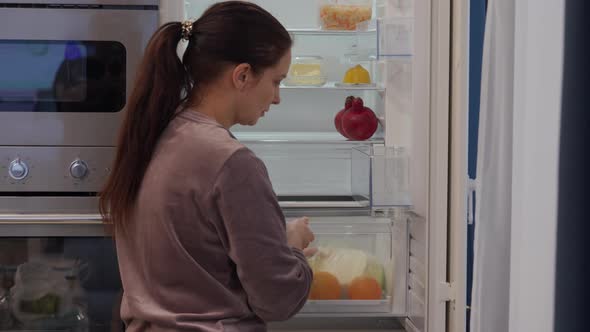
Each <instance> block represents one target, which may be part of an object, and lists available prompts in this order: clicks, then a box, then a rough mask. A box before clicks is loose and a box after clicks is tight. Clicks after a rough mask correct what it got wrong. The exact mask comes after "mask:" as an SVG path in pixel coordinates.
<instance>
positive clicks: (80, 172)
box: [70, 159, 88, 179]
mask: <svg viewBox="0 0 590 332" xmlns="http://www.w3.org/2000/svg"><path fill="white" fill-rule="evenodd" d="M70 175H71V176H72V177H73V178H75V179H82V178H84V177H85V176H86V175H88V165H86V163H85V162H84V161H83V160H80V159H78V160H74V161H73V162H72V163H71V164H70Z"/></svg>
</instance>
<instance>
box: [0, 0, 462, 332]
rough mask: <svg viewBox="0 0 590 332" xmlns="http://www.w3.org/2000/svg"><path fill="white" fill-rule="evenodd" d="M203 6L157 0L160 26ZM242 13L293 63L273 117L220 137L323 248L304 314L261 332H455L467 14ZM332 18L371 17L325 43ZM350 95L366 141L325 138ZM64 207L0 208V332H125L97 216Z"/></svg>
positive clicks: (318, 0) (433, 8)
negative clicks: (283, 35) (261, 18)
mask: <svg viewBox="0 0 590 332" xmlns="http://www.w3.org/2000/svg"><path fill="white" fill-rule="evenodd" d="M213 2H214V1H210V0H189V1H180V0H174V1H171V0H166V1H160V4H159V19H160V22H159V23H160V24H163V23H165V22H168V21H171V20H174V21H179V20H184V19H186V18H196V17H198V16H199V15H200V14H201V13H202V12H203V11H204V10H205V9H206V8H207V7H208V6H209V5H210V4H212V3H213ZM253 2H255V3H257V4H259V5H260V6H262V7H263V8H265V9H267V10H268V11H270V12H271V13H272V14H273V15H275V16H276V17H277V18H278V19H279V20H280V21H281V22H282V23H283V25H285V27H286V28H287V29H288V30H289V32H290V33H291V34H292V36H293V39H294V46H293V50H292V53H293V63H292V65H291V70H290V74H289V76H288V77H287V79H286V80H285V81H284V82H283V83H282V86H281V90H280V93H281V103H280V104H279V105H273V107H271V109H270V112H268V113H267V114H266V116H265V117H264V118H263V119H262V120H261V121H260V122H259V123H258V124H257V125H256V126H253V127H234V128H232V132H233V134H234V135H235V136H236V137H237V138H238V139H239V140H240V141H242V142H243V143H244V144H245V145H247V146H248V147H249V148H250V149H252V150H253V151H254V153H255V154H256V155H257V156H258V157H259V158H260V159H262V161H263V162H264V163H265V165H266V167H267V169H268V171H269V175H270V177H271V180H272V184H273V187H274V190H275V192H276V193H277V195H278V197H279V202H280V205H281V207H282V208H283V211H284V214H285V216H286V217H287V219H290V218H295V217H300V216H307V217H309V218H310V225H311V228H312V230H313V231H314V233H315V235H316V240H315V241H314V242H313V243H312V244H311V245H312V246H314V247H317V248H318V249H319V250H318V253H317V254H316V255H315V256H313V257H311V258H310V259H309V261H310V265H311V266H312V268H313V270H314V275H315V276H316V277H315V279H314V285H313V286H312V294H310V298H309V299H308V301H307V303H306V304H305V306H304V307H303V308H302V310H301V311H300V312H299V313H298V314H297V315H296V316H295V317H293V318H291V319H289V320H288V321H285V322H280V323H271V324H270V325H269V329H270V330H271V331H303V330H305V331H325V332H327V331H342V330H348V331H370V330H382V331H408V332H442V331H464V330H465V310H466V308H465V291H466V290H465V288H466V287H465V270H466V265H465V256H466V246H465V237H466V227H467V222H466V218H465V215H466V213H465V211H466V208H467V207H466V204H465V202H466V194H465V178H466V176H467V171H466V165H467V163H466V152H467V144H466V138H465V136H466V128H467V126H466V117H467V111H466V110H467V107H466V105H467V88H466V82H467V80H466V76H467V75H466V73H467V71H466V67H467V58H466V56H465V55H466V54H467V43H466V42H465V41H466V40H467V38H466V37H467V31H468V29H467V26H466V23H465V22H466V21H467V20H466V14H467V10H466V9H467V5H466V3H467V1H451V0H438V1H432V0H373V1H364V0H359V1H355V0H350V1H344V0H338V1H324V0H256V1H253ZM345 2H346V3H345ZM343 3H345V5H348V4H350V3H352V4H353V5H358V4H360V5H361V6H367V3H368V6H369V7H370V16H369V17H368V19H367V20H366V21H364V22H362V23H358V24H356V26H355V27H354V29H350V27H348V29H350V30H344V29H339V28H338V27H336V28H334V27H332V28H331V29H327V28H326V27H325V26H324V25H325V24H326V23H325V22H324V21H322V19H321V15H322V14H321V12H322V10H323V9H325V7H324V6H334V5H335V6H336V7H335V8H338V7H337V6H339V5H342V4H343ZM332 9H333V8H332ZM179 52H182V49H179ZM357 66H358V67H357ZM359 67H360V68H362V69H359ZM354 68H357V69H356V71H357V72H356V73H355V74H354V75H353V74H350V76H354V77H355V78H352V79H351V78H350V77H348V78H347V77H346V76H347V73H348V72H350V70H353V69H354ZM294 69H301V70H300V73H302V74H301V75H300V74H298V71H297V70H294ZM310 69H311V70H310ZM317 72H319V73H320V74H319V75H315V76H314V75H312V76H311V77H310V76H309V74H310V73H317ZM359 72H360V73H361V74H359ZM367 76H368V79H367ZM359 77H361V78H359ZM348 96H354V97H355V98H359V97H360V98H361V99H362V100H363V102H364V105H365V106H366V107H368V108H369V109H370V110H371V111H372V112H373V113H374V114H375V116H376V117H377V118H378V128H377V130H376V132H375V133H374V134H373V135H372V136H371V137H370V138H369V139H366V140H355V139H347V138H345V137H344V136H343V135H342V134H340V133H339V132H338V131H337V129H336V128H335V119H334V118H335V115H336V114H337V113H338V112H339V111H340V110H341V109H343V108H344V104H345V99H346V97H348ZM365 111H366V110H365ZM62 196H63V197H49V198H47V197H45V198H44V199H43V200H41V199H39V200H38V199H37V198H36V197H28V198H27V199H23V198H22V197H18V198H14V199H12V198H10V197H8V198H3V200H2V202H3V203H2V206H1V209H0V212H2V213H1V214H2V215H4V214H6V216H4V217H2V218H0V230H1V232H0V331H22V330H37V331H38V330H41V331H121V330H122V325H121V321H120V319H119V317H118V312H119V303H120V298H121V283H120V280H119V274H118V266H117V262H116V254H115V251H114V247H113V241H112V239H111V238H110V237H109V234H108V230H105V229H104V227H103V225H102V224H101V222H100V216H99V215H97V214H96V213H97V211H96V205H95V203H96V202H95V200H89V199H85V198H84V197H80V196H76V197H66V196H65V195H62ZM41 201H43V202H45V203H43V204H41V203H39V202H41ZM51 201H60V206H61V207H63V206H64V205H67V209H66V210H67V211H68V214H67V215H65V214H64V213H63V211H62V210H63V209H61V208H60V210H59V211H58V210H55V211H54V210H52V209H51V206H53V204H52V203H51ZM25 210H26V211H29V212H30V214H29V215H27V216H21V215H15V214H13V213H10V211H25ZM37 217H38V218H37ZM35 218H36V219H35ZM37 219H38V220H37ZM36 220H37V221H36ZM35 294H45V295H47V294H49V295H48V296H45V295H44V296H43V297H41V298H38V299H37V297H36V296H35ZM31 298H35V299H36V300H35V301H29V300H28V299H31ZM37 300H38V301H37ZM15 303H16V304H18V305H15ZM58 303H61V304H62V305H61V306H59V305H58ZM58 308H59V309H58Z"/></svg>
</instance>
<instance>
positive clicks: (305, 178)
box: [242, 133, 411, 209]
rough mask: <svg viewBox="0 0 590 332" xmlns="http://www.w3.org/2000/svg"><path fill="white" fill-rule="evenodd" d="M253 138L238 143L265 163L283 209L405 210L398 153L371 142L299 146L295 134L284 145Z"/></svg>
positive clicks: (402, 155)
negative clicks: (361, 208) (393, 208)
mask: <svg viewBox="0 0 590 332" xmlns="http://www.w3.org/2000/svg"><path fill="white" fill-rule="evenodd" d="M267 134H268V133H267ZM257 135H260V133H256V134H252V136H251V137H250V138H251V139H254V138H255V139H254V140H252V141H251V142H247V141H243V142H244V144H246V146H248V147H249V148H250V149H251V150H252V151H253V152H254V153H255V154H256V155H257V156H258V157H259V158H260V159H261V160H262V161H263V162H264V163H265V165H266V168H267V169H268V173H269V176H270V179H271V181H272V183H273V187H274V190H275V192H276V193H277V195H278V196H280V197H288V199H285V202H283V206H284V207H314V208H323V207H366V208H370V209H387V208H391V207H408V206H410V204H411V201H410V195H409V185H408V175H409V174H408V173H409V170H408V156H407V154H406V152H405V150H404V149H403V148H388V147H385V146H383V145H381V144H382V143H377V141H376V140H375V141H363V142H355V141H352V142H351V141H346V140H344V139H339V140H333V141H330V140H329V139H337V135H338V134H327V133H326V134H324V135H323V137H322V138H323V141H319V140H318V137H317V136H316V137H311V139H310V140H307V141H304V140H302V138H301V137H302V136H300V134H299V135H293V137H292V139H291V140H289V138H287V137H283V139H285V140H284V141H278V140H276V137H275V139H272V138H269V139H267V140H264V137H260V136H258V137H256V136H257ZM271 137H272V136H271ZM242 138H243V137H242ZM284 142H287V143H289V144H283V143H284ZM372 142H373V144H371V143H372ZM381 142H382V141H381ZM310 143H313V144H310ZM309 197H313V198H314V199H313V200H309V199H307V198H309ZM285 204H286V205H285ZM287 205H288V206H287Z"/></svg>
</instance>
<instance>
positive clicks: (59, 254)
mask: <svg viewBox="0 0 590 332" xmlns="http://www.w3.org/2000/svg"><path fill="white" fill-rule="evenodd" d="M31 217H33V216H28V217H27V219H29V220H23V218H19V217H18V216H17V215H15V216H10V215H3V216H1V217H0V219H2V220H1V221H0V234H1V237H0V286H1V287H0V330H3V331H4V330H12V331H22V330H43V331H123V330H124V328H123V323H122V322H121V319H120V317H119V307H120V299H121V295H122V287H121V281H120V277H119V270H118V265H117V258H116V253H115V246H114V241H113V240H112V238H110V237H107V236H105V232H104V230H103V225H101V224H100V221H99V220H96V218H94V217H92V216H90V217H88V218H87V217H85V216H83V215H80V216H73V215H72V216H69V217H64V216H57V215H55V216H53V217H52V216H49V215H45V216H39V217H40V218H37V220H33V219H31Z"/></svg>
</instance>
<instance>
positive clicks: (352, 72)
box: [342, 65, 371, 84]
mask: <svg viewBox="0 0 590 332" xmlns="http://www.w3.org/2000/svg"><path fill="white" fill-rule="evenodd" d="M342 83H346V84H369V83H371V76H370V75H369V72H368V71H367V70H366V69H365V68H363V66H361V65H356V66H354V67H352V68H350V69H349V70H347V71H346V74H344V79H343V80H342Z"/></svg>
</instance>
